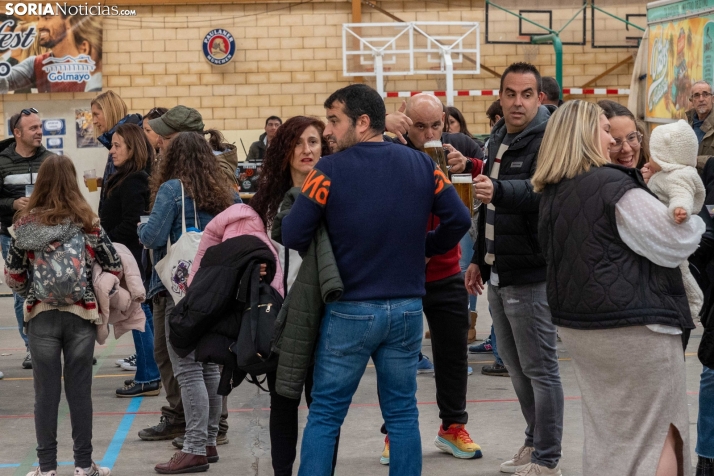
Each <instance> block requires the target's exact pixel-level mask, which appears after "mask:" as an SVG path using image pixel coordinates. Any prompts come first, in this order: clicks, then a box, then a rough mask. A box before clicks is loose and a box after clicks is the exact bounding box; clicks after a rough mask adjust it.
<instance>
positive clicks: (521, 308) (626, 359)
mask: <svg viewBox="0 0 714 476" xmlns="http://www.w3.org/2000/svg"><path fill="white" fill-rule="evenodd" d="M551 79H552V78H542V77H541V75H540V73H539V71H538V70H537V68H535V67H534V66H533V65H530V64H528V63H514V64H512V65H510V66H509V67H508V68H506V70H505V71H504V73H503V75H502V76H501V84H500V97H499V100H497V101H495V102H494V103H493V104H492V105H491V107H489V109H488V111H487V115H488V117H489V120H490V124H491V127H492V128H491V133H490V135H489V137H488V139H487V140H486V142H485V143H482V142H481V141H479V140H477V139H475V138H474V137H473V136H472V134H471V133H470V132H469V130H468V127H467V124H466V121H465V120H464V117H463V115H462V114H461V112H460V111H459V110H458V109H456V108H453V107H448V108H447V107H445V106H444V105H443V104H442V103H441V101H440V100H439V99H437V98H436V97H435V96H433V95H429V94H417V95H415V96H413V97H411V98H410V99H409V100H408V101H406V102H405V103H404V104H403V105H402V107H401V108H400V109H399V110H398V111H397V112H395V113H391V114H387V113H386V108H385V105H384V101H383V99H382V98H381V97H380V95H379V94H378V93H377V92H376V91H374V90H373V89H371V88H369V87H368V86H365V85H362V84H354V85H351V86H347V87H345V88H342V89H340V90H338V91H335V92H334V93H332V94H331V95H330V96H329V97H328V98H327V99H326V100H325V102H324V107H325V110H326V122H323V121H322V120H320V119H317V118H314V117H304V116H298V117H292V118H289V119H287V120H286V121H285V123H283V122H282V120H281V119H280V118H278V117H277V116H271V117H270V118H268V120H266V123H265V134H263V135H262V136H261V137H260V139H259V140H258V141H257V142H255V143H253V144H252V145H251V147H250V152H249V153H248V159H249V160H251V161H258V162H260V163H261V164H262V173H261V175H260V178H259V188H258V191H257V193H256V194H255V196H253V197H252V198H251V199H250V202H249V203H247V204H245V203H242V201H241V198H240V195H239V193H238V192H239V186H238V183H237V180H236V167H237V165H238V158H237V153H236V147H235V146H234V145H233V144H228V143H226V141H225V140H224V139H223V136H222V134H221V133H220V132H219V131H216V130H212V129H206V128H205V125H204V123H203V119H202V117H201V115H200V113H199V112H198V111H196V110H195V109H192V108H188V107H185V106H176V107H173V108H171V109H166V108H158V107H157V108H154V109H152V110H151V111H149V112H148V113H147V114H146V115H143V116H142V115H141V114H138V113H129V111H128V109H127V107H126V105H125V103H124V102H123V101H122V99H121V98H120V97H119V96H118V95H117V94H115V93H114V92H112V91H106V92H104V93H102V94H100V95H98V96H97V97H96V98H95V99H94V100H93V101H92V102H91V110H92V118H93V124H94V130H95V134H96V135H97V138H98V140H99V141H100V142H101V143H102V144H103V145H104V146H105V147H106V148H107V149H108V154H109V156H108V160H107V163H106V166H105V170H104V173H103V174H102V177H101V178H99V179H97V182H98V186H99V187H100V188H101V192H100V194H101V199H100V202H99V209H98V212H97V213H95V212H94V211H93V210H92V209H91V207H90V206H89V205H88V203H87V201H86V200H85V199H84V198H83V193H82V190H81V185H80V184H79V183H78V180H77V178H78V175H77V171H76V170H75V167H74V165H73V162H72V160H71V159H70V158H68V157H66V156H64V155H54V154H52V153H50V152H49V151H47V150H46V149H45V148H44V147H43V146H42V144H41V142H42V131H41V121H40V117H39V114H40V113H39V112H38V111H37V110H36V109H34V108H30V109H23V110H22V111H20V112H18V113H17V114H15V115H13V116H12V117H11V119H10V124H11V127H12V130H13V137H12V138H10V139H7V140H6V141H4V142H2V143H0V149H2V151H1V152H0V179H2V187H1V188H0V224H1V225H2V228H1V229H0V246H1V247H2V253H3V257H4V258H5V262H6V269H5V276H6V280H7V283H8V285H9V286H10V287H11V288H12V290H13V292H14V293H15V301H14V308H15V314H16V317H17V322H18V329H19V331H20V335H21V337H22V338H23V340H24V342H25V345H26V346H27V349H28V353H27V357H26V359H25V361H24V362H23V367H25V368H31V369H32V371H33V375H34V386H35V409H36V411H35V428H36V436H37V455H38V460H39V465H38V467H37V469H36V470H34V471H32V472H31V473H29V474H28V476H56V474H57V473H56V470H57V439H56V435H57V410H58V405H59V399H60V392H61V378H62V377H64V379H65V392H66V396H67V401H68V404H69V407H70V413H71V420H72V438H73V440H74V459H75V461H74V465H75V467H76V469H75V476H108V475H109V474H110V470H109V468H104V467H100V466H98V465H97V464H95V463H94V462H93V460H92V401H91V385H92V364H93V350H94V341H95V340H97V341H98V342H103V340H104V339H106V337H107V334H108V333H109V328H110V327H109V325H110V324H111V325H112V326H113V328H114V334H115V336H116V337H119V336H120V335H121V334H122V333H123V332H127V331H128V330H131V331H132V336H133V339H134V346H135V349H136V353H135V354H134V355H132V356H130V357H127V358H126V359H121V360H119V361H117V365H119V366H121V367H122V368H124V369H126V370H132V371H134V372H135V375H134V378H132V379H128V380H127V381H126V382H125V384H124V386H123V387H121V388H119V389H117V390H116V395H117V397H135V396H157V395H159V394H160V391H161V389H162V388H163V389H164V391H165V393H166V404H165V405H164V406H163V407H162V408H161V418H160V421H159V423H158V424H157V425H156V426H153V427H149V428H145V429H143V430H141V431H140V432H139V438H141V439H142V440H147V441H156V440H172V444H173V445H174V446H175V447H176V448H178V451H176V452H175V454H174V455H173V456H172V457H171V458H170V459H169V460H168V461H166V462H161V463H158V464H156V466H155V468H154V469H155V471H156V472H158V473H160V474H180V473H192V472H201V471H205V470H207V469H208V468H209V465H210V464H213V463H216V462H218V461H219V454H218V450H217V446H219V445H223V444H226V443H228V436H227V430H228V424H227V414H228V410H227V406H226V396H227V395H228V394H229V393H230V391H231V390H232V389H233V388H234V387H236V386H237V385H239V384H240V383H241V382H243V381H244V380H247V381H249V382H254V383H256V384H257V385H260V381H258V380H257V379H256V377H257V376H262V375H264V376H265V382H266V383H267V387H268V391H269V394H270V405H271V413H270V443H271V456H272V465H273V471H274V474H275V475H276V476H287V475H291V474H293V465H294V462H295V459H296V456H297V451H298V434H299V425H298V406H299V404H300V400H301V397H302V394H303V393H304V394H305V401H306V402H307V405H308V408H309V412H308V418H307V426H306V427H305V429H304V433H303V438H302V445H301V448H300V465H299V470H298V474H299V475H300V476H315V475H324V476H328V475H333V474H334V473H335V468H336V466H337V465H338V460H337V455H338V447H339V440H340V427H341V425H342V423H343V421H344V419H345V417H346V415H347V412H348V409H349V406H350V402H351V401H352V397H353V395H354V394H355V392H356V390H357V387H358V386H359V383H360V380H361V378H362V375H363V373H364V371H365V368H366V366H367V364H368V362H369V360H370V359H371V360H372V361H373V363H374V366H375V369H376V374H377V388H378V399H379V405H380V409H381V412H382V417H383V419H384V424H383V425H382V427H381V431H382V433H383V434H384V435H385V443H384V448H383V452H382V455H381V458H380V462H381V463H382V464H385V465H389V474H391V475H399V476H412V475H419V474H421V471H422V457H421V455H422V446H421V435H420V426H419V419H418V411H417V400H416V388H417V380H416V375H417V373H419V372H433V373H434V376H435V387H436V402H437V406H438V409H439V419H440V425H439V427H438V429H436V431H435V440H434V444H435V445H436V447H437V448H439V449H440V450H442V451H444V452H446V453H449V454H451V455H453V456H454V457H456V458H463V459H474V458H480V457H482V455H483V453H482V449H481V447H480V446H479V445H478V444H477V443H476V442H474V441H473V440H472V439H471V436H470V434H469V432H468V431H467V429H466V425H467V423H468V413H467V411H466V392H467V383H468V376H469V374H471V372H472V369H471V368H470V367H469V366H468V352H469V351H471V352H473V353H487V352H492V353H493V355H494V363H493V364H492V365H489V366H485V367H484V368H483V369H482V373H483V374H485V375H495V376H507V377H510V379H511V382H512V384H513V388H514V390H515V393H516V396H517V398H518V402H519V404H520V408H521V411H522V414H523V417H524V419H525V423H526V431H525V438H524V440H523V441H522V442H517V441H514V444H513V446H514V449H515V454H514V455H513V456H512V457H511V458H510V459H507V460H506V461H505V462H503V463H502V464H501V465H500V468H499V470H500V471H501V472H504V473H515V474H517V475H519V476H535V475H561V474H562V472H561V469H560V459H561V456H562V449H561V444H562V439H563V434H564V424H563V411H564V396H563V387H562V384H561V378H560V370H559V365H558V356H557V341H558V340H559V339H561V338H562V342H563V346H565V348H566V349H567V351H568V352H569V354H570V355H571V356H572V359H573V365H574V368H575V372H576V377H577V382H578V386H579V387H580V390H581V393H582V408H583V415H582V418H583V427H584V433H585V447H584V449H583V474H585V475H587V476H590V475H616V474H618V475H619V474H627V475H635V476H639V475H642V476H644V475H647V476H651V475H656V476H665V475H667V476H669V475H675V474H676V475H688V474H691V462H690V458H689V429H688V427H689V421H688V410H687V400H686V398H687V396H686V378H685V370H684V352H683V350H684V349H685V348H686V346H687V343H688V339H689V334H690V332H691V330H692V329H693V328H694V327H695V324H694V322H695V321H694V320H695V319H697V318H700V319H701V321H702V323H703V324H704V326H705V328H706V329H707V331H709V330H710V328H711V327H712V325H713V324H714V323H712V322H710V319H708V316H709V314H710V313H711V310H712V308H714V305H713V301H714V300H712V299H711V298H712V296H714V294H712V289H714V288H712V287H711V284H710V283H711V282H714V281H712V280H711V278H710V276H712V271H714V221H712V218H711V216H710V214H709V212H708V211H707V207H706V203H707V202H711V203H714V202H712V201H711V200H712V193H713V191H714V161H710V160H709V157H710V156H711V155H713V154H714V151H712V150H711V149H712V141H711V140H709V139H711V137H714V129H712V128H711V124H710V120H711V119H710V118H711V117H712V116H711V110H712V94H711V86H710V85H709V84H707V83H705V82H704V81H699V82H697V83H695V84H694V85H693V87H692V96H691V102H692V106H693V109H692V111H690V114H688V119H689V120H688V121H679V122H676V123H673V124H668V125H662V126H659V127H657V128H655V129H654V131H653V132H652V133H651V134H650V133H649V130H648V129H647V128H646V127H645V126H644V125H643V124H641V123H640V122H639V121H638V120H637V118H636V117H635V116H634V115H633V114H632V113H631V112H630V111H629V110H628V109H627V108H625V107H624V106H622V105H620V104H619V103H616V102H612V101H600V102H598V103H597V104H595V103H591V102H587V101H582V100H570V101H566V102H562V101H561V100H560V94H559V90H557V88H558V84H557V82H554V81H552V80H551ZM434 144H437V145H436V146H435V145H434ZM433 149H438V151H437V152H438V153H435V154H436V155H434V152H433ZM425 151H427V152H430V154H431V156H430V155H427V154H426V153H425ZM439 154H441V155H439ZM440 157H443V161H442V159H440ZM464 177H465V179H466V187H465V189H466V190H467V191H468V193H466V195H464V194H463V193H462V189H461V188H459V190H457V185H459V186H460V185H462V184H463V180H462V179H463V178H464ZM457 178H458V180H457ZM85 180H86V179H85ZM365 183H369V184H370V185H369V187H365V186H364V184H365ZM469 189H470V190H469ZM464 196H466V197H469V198H466V199H464V198H463V197H464ZM484 292H487V298H488V307H489V312H490V313H491V317H492V321H493V326H492V328H491V332H490V336H489V338H488V339H487V340H486V341H484V342H483V343H480V344H474V342H475V340H476V333H475V327H476V321H477V318H478V314H477V313H476V296H478V295H482V293H484ZM424 317H425V318H426V322H427V324H428V328H429V329H428V331H427V335H426V336H425V337H427V338H429V339H431V346H432V349H431V350H432V358H433V362H431V360H430V359H429V358H428V357H427V356H425V355H424V354H423V353H422V352H421V346H422V340H423V338H424V333H423V319H424ZM707 342H714V341H711V340H706V339H703V340H702V346H701V347H700V349H699V354H700V357H701V358H702V360H703V363H704V364H705V366H704V370H703V372H702V378H701V389H700V395H699V398H700V406H699V419H698V426H697V429H698V440H697V447H696V452H697V454H698V455H699V459H698V462H697V470H696V471H697V473H696V474H697V476H707V475H709V476H711V475H714V413H713V412H714V406H712V405H711V402H712V400H714V370H712V368H714V367H712V368H710V367H708V366H707V364H708V365H712V362H714V359H711V358H710V359H709V360H707V356H708V354H709V353H711V352H712V351H714V343H710V344H707ZM469 344H472V345H471V346H469ZM707 345H709V347H707ZM251 349H252V350H251ZM246 354H250V355H246ZM61 355H62V356H63V357H62V358H61ZM655 360H656V361H657V362H658V365H657V366H653V365H651V363H652V361H655ZM623 363H626V365H623ZM63 364H64V365H63ZM0 375H1V374H0ZM632 382H637V385H633V384H632ZM565 431H566V433H567V429H565ZM513 437H514V438H517V435H513ZM516 448H517V449H516ZM504 456H506V455H504ZM504 459H505V458H504Z"/></svg>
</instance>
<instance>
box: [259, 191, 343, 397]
mask: <svg viewBox="0 0 714 476" xmlns="http://www.w3.org/2000/svg"><path fill="white" fill-rule="evenodd" d="M299 193H300V189H299V188H297V187H294V188H291V189H290V190H289V191H288V193H287V194H285V198H284V199H283V203H282V205H281V206H280V210H281V211H280V213H278V215H277V216H276V217H275V220H274V221H273V227H272V231H271V235H272V238H273V239H274V240H275V241H277V242H278V243H282V226H281V225H282V220H283V218H285V216H287V214H288V213H289V212H290V208H291V207H292V206H293V204H294V203H295V200H296V199H297V196H298V194H299ZM285 252H286V253H287V252H288V251H287V250H286V251H285ZM343 289H344V287H343V285H342V279H340V273H339V271H338V269H337V263H336V261H335V255H334V254H333V253H332V245H331V244H330V238H329V236H328V235H327V229H326V228H325V225H324V224H322V225H320V227H319V228H318V229H317V231H316V232H315V237H314V238H313V240H312V243H311V244H310V247H309V248H308V250H307V252H306V253H305V255H303V256H302V265H301V266H300V270H299V271H298V274H297V277H296V278H295V282H294V283H293V285H292V287H291V288H290V292H289V293H288V295H287V297H286V298H285V301H284V302H283V307H282V308H281V309H280V313H279V314H278V318H277V321H276V323H275V338H274V339H273V342H274V344H273V350H274V351H275V352H278V353H279V354H280V356H279V359H278V370H277V377H276V383H275V388H276V391H277V392H278V394H280V395H282V396H283V397H286V398H294V399H299V398H300V395H301V394H302V388H303V385H304V384H305V375H306V374H307V368H308V367H309V366H310V363H311V362H312V360H313V356H314V354H315V345H316V344H317V337H318V335H319V333H320V323H321V322H322V314H323V312H324V303H326V302H333V301H337V300H339V299H340V297H342V291H343Z"/></svg>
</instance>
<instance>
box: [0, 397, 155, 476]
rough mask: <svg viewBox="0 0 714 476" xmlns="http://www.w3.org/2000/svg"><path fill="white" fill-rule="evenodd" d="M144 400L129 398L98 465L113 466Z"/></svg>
mask: <svg viewBox="0 0 714 476" xmlns="http://www.w3.org/2000/svg"><path fill="white" fill-rule="evenodd" d="M143 400H144V397H135V398H132V399H131V402H129V406H128V407H127V409H126V412H127V414H126V415H124V417H123V418H122V419H121V421H120V422H119V427H118V428H117V431H116V432H115V433H114V437H113V438H112V441H111V442H110V443H109V448H107V451H106V453H104V459H103V460H102V461H99V462H97V464H99V465H100V466H106V467H108V468H109V469H112V468H114V464H115V463H116V462H117V458H118V457H119V452H121V447H122V445H123V444H124V440H126V437H127V435H128V434H129V430H130V429H131V425H132V423H134V417H136V412H138V411H139V408H140V407H141V402H142V401H143ZM57 465H58V466H73V465H74V462H73V461H61V462H58V463H57ZM32 466H37V463H35V464H33V465H32ZM19 467H20V463H7V464H0V469H2V468H19Z"/></svg>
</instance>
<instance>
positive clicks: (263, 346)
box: [229, 260, 283, 390]
mask: <svg viewBox="0 0 714 476" xmlns="http://www.w3.org/2000/svg"><path fill="white" fill-rule="evenodd" d="M236 300H237V301H238V305H239V306H240V307H241V308H242V309H243V312H242V314H241V318H240V323H239V325H240V331H239V333H238V339H237V340H236V341H235V342H234V343H233V344H231V346H230V347H229V348H230V350H231V352H233V353H234V354H235V355H236V363H237V367H238V369H239V370H242V371H243V372H245V373H247V374H248V376H247V377H246V380H247V381H248V382H250V383H254V384H256V385H257V386H258V387H260V388H261V389H262V390H265V389H264V388H263V387H262V386H261V385H260V384H261V383H262V381H258V379H257V377H258V376H259V375H264V374H266V373H268V372H275V371H276V370H277V368H278V355H277V354H276V353H273V352H272V350H271V348H272V344H273V333H274V328H275V320H276V318H277V317H278V312H280V308H281V307H282V305H283V298H282V296H281V295H280V293H279V292H278V291H277V290H276V289H275V288H273V287H272V286H271V285H270V284H268V283H266V282H265V281H263V280H261V279H260V262H259V261H257V260H255V261H253V262H252V263H250V264H249V265H248V266H247V268H246V270H245V272H244V273H243V276H242V277H241V280H240V285H239V287H238V295H237V296H236Z"/></svg>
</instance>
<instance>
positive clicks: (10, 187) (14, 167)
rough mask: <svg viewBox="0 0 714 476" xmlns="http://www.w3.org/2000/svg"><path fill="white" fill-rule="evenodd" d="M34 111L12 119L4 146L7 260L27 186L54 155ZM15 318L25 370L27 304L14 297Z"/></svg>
mask: <svg viewBox="0 0 714 476" xmlns="http://www.w3.org/2000/svg"><path fill="white" fill-rule="evenodd" d="M37 113H38V111H37V109H35V108H34V107H31V108H29V109H23V110H22V111H20V112H18V113H17V114H13V116H12V117H11V118H10V127H12V135H13V137H11V138H9V139H5V140H4V141H2V142H0V151H1V152H0V246H1V247H2V257H3V259H6V258H7V252H8V250H9V249H10V244H11V242H12V238H11V237H10V233H9V232H8V228H9V227H10V226H11V225H12V217H13V216H14V215H15V212H17V211H18V210H22V209H23V208H25V206H27V202H28V201H29V198H28V196H27V195H28V194H27V193H26V189H25V186H26V185H32V184H33V183H35V179H36V178H37V171H38V170H39V168H40V165H41V164H42V161H43V160H45V158H46V157H48V156H49V155H52V153H51V152H50V151H48V150H47V149H45V148H44V147H43V146H42V120H41V119H40V116H38V115H37ZM13 297H14V298H15V303H14V304H15V317H16V318H17V327H18V330H19V331H20V336H21V337H22V340H24V341H25V348H26V349H28V350H27V355H26V356H25V360H24V361H23V362H22V367H23V368H25V369H31V368H32V358H31V356H30V351H29V348H28V344H27V336H26V335H25V333H24V331H23V326H24V324H25V319H24V314H23V310H22V306H23V303H24V300H23V299H22V298H21V297H20V296H19V295H17V294H15V293H13Z"/></svg>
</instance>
